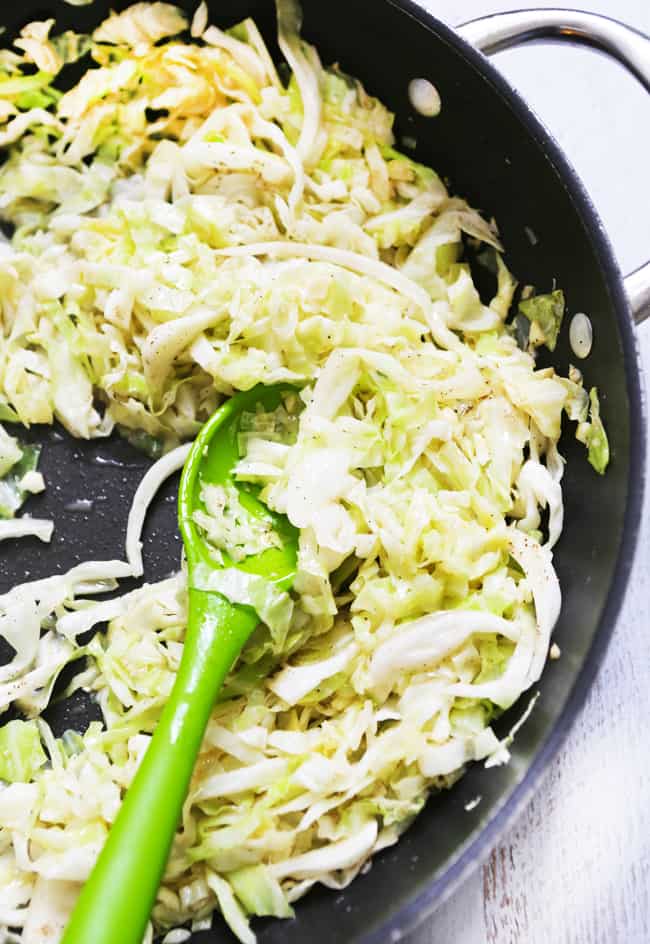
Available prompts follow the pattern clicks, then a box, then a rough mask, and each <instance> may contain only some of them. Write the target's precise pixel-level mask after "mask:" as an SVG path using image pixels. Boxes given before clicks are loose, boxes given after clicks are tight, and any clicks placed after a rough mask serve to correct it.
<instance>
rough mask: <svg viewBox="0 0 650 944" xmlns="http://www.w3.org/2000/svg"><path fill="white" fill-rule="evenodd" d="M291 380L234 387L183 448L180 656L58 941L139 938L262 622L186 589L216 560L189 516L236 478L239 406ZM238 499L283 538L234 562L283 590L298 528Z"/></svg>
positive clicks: (276, 398) (270, 396) (108, 943)
mask: <svg viewBox="0 0 650 944" xmlns="http://www.w3.org/2000/svg"><path fill="white" fill-rule="evenodd" d="M287 390H288V388H287V387H286V386H275V387H262V386H258V387H255V388H254V389H253V390H250V391H247V392H246V393H239V394H237V395H236V396H234V397H232V399H231V400H229V401H227V402H226V403H224V405H223V406H222V407H220V409H219V410H217V412H216V413H215V414H214V416H213V417H212V418H211V419H210V420H209V421H208V422H207V423H206V424H205V426H204V427H203V429H202V430H201V432H200V433H199V435H198V437H197V439H196V441H195V443H194V445H193V447H192V450H191V452H190V454H189V456H188V458H187V461H186V463H185V468H184V469H183V475H182V478H181V485H180V492H179V502H178V520H179V525H180V530H181V534H182V536H183V542H184V544H185V553H186V556H187V564H188V576H189V587H190V590H189V620H188V627H187V635H186V640H185V648H184V650H183V658H182V661H181V664H180V667H179V670H178V675H177V677H176V683H175V685H174V688H173V691H172V693H171V696H170V698H169V701H168V702H167V704H166V705H165V708H164V710H163V713H162V715H161V718H160V721H159V722H158V726H157V727H156V730H155V732H154V735H153V738H152V740H151V744H150V745H149V748H148V750H147V753H146V755H145V757H144V759H143V761H142V764H141V765H140V768H139V770H138V773H137V775H136V777H135V779H134V781H133V783H132V784H131V786H130V788H129V790H128V792H127V794H126V798H125V800H124V803H123V804H122V808H121V810H120V812H119V815H118V817H117V819H116V821H115V823H114V824H113V827H112V829H111V831H110V834H109V837H108V840H107V842H106V845H105V846H104V849H103V851H102V853H101V855H100V856H99V859H98V860H97V864H96V865H95V868H94V869H93V872H92V874H91V876H90V878H89V879H88V881H87V882H86V884H85V886H84V888H83V890H82V892H81V895H80V896H79V900H78V902H77V905H76V908H75V910H74V912H73V914H72V917H71V919H70V922H69V924H68V927H67V929H66V931H65V934H64V937H63V944H142V938H143V936H144V932H145V930H146V926H147V921H148V920H149V916H150V913H151V909H152V907H153V905H154V902H155V899H156V893H157V891H158V886H159V884H160V881H161V879H162V876H163V873H164V870H165V865H166V863H167V858H168V855H169V850H170V847H171V843H172V839H173V837H174V833H175V831H176V828H177V826H178V823H179V819H180V814H181V809H182V806H183V801H184V799H185V796H186V794H187V789H188V785H189V782H190V778H191V776H192V770H193V767H194V762H195V760H196V756H197V754H198V751H199V748H200V746H201V741H202V738H203V734H204V731H205V727H206V725H207V722H208V719H209V717H210V712H211V710H212V706H213V704H214V701H215V697H216V695H217V693H218V691H219V689H220V687H221V685H222V683H223V680H224V679H225V677H226V675H227V674H228V672H229V670H230V668H231V667H232V665H233V663H234V662H235V660H236V658H237V656H238V655H239V653H240V652H241V649H242V647H243V645H244V643H245V642H246V640H247V639H248V637H249V636H250V634H251V632H252V631H253V629H255V627H256V626H257V624H258V622H259V620H258V617H257V614H256V613H255V611H254V610H253V609H251V608H250V607H247V606H240V605H234V604H232V603H230V602H228V601H227V600H226V599H225V598H224V597H223V596H220V595H219V594H217V593H213V592H209V591H205V590H196V589H192V573H193V571H194V569H195V568H197V567H198V566H199V565H201V566H202V567H204V566H205V565H208V566H209V567H214V568H215V569H218V568H219V566H220V565H219V564H217V563H216V562H215V560H214V557H212V556H211V554H210V552H209V548H208V546H207V545H206V544H205V542H204V540H203V538H202V536H201V535H200V533H199V531H198V529H197V527H196V525H195V524H194V521H193V520H192V516H193V513H194V511H195V510H196V509H197V507H200V493H201V488H202V486H203V485H204V484H213V485H224V484H226V483H231V484H234V485H236V483H234V482H233V480H232V471H233V468H234V466H235V463H236V462H237V460H238V458H239V452H238V448H237V434H238V429H239V422H240V419H241V415H242V412H244V411H254V410H255V407H256V405H257V404H261V405H262V407H263V408H264V409H265V410H269V411H270V410H274V409H275V408H276V407H277V406H278V405H279V404H280V402H281V398H282V394H283V392H285V391H287ZM239 500H240V504H241V505H242V508H243V510H244V512H246V513H247V514H249V515H252V516H253V517H260V516H263V517H265V518H266V519H268V518H269V517H270V518H271V520H272V523H273V527H274V530H275V532H276V533H277V534H278V535H279V537H280V539H281V541H282V545H281V546H280V547H272V548H269V549H268V550H265V551H264V552H263V553H262V554H259V555H255V556H252V557H247V558H246V559H245V560H244V561H242V562H241V564H238V565H237V566H239V567H240V568H241V569H242V570H245V571H247V572H249V573H253V574H259V575H261V576H263V577H265V578H266V579H267V580H271V581H273V582H274V583H276V585H277V586H278V587H279V588H280V589H283V590H287V589H288V588H289V587H290V586H291V583H292V581H293V577H294V573H295V566H296V552H297V532H296V530H295V529H294V528H293V527H292V526H291V525H290V524H289V522H288V521H287V519H286V518H284V517H283V516H281V515H274V514H273V513H272V512H270V511H269V510H268V509H267V508H266V507H265V506H264V505H263V504H262V503H261V502H260V501H258V499H257V498H256V497H255V495H254V493H253V492H252V491H245V490H244V489H243V488H239Z"/></svg>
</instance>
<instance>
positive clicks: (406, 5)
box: [357, 0, 648, 944]
mask: <svg viewBox="0 0 650 944" xmlns="http://www.w3.org/2000/svg"><path fill="white" fill-rule="evenodd" d="M386 3H387V4H388V5H389V6H392V7H394V8H395V9H397V10H398V11H400V12H401V13H404V14H405V15H407V16H409V17H410V18H411V19H414V20H415V21H416V22H417V23H418V24H419V25H421V26H424V27H425V28H426V29H427V30H429V31H430V32H431V33H432V34H433V35H434V36H435V37H436V39H438V40H440V41H442V42H444V43H446V44H447V45H448V46H450V47H452V48H453V49H454V50H455V51H456V52H458V53H459V54H460V55H461V57H462V58H463V60H464V62H465V64H466V65H468V66H469V67H472V68H474V69H475V70H476V71H477V72H479V73H480V75H481V76H482V78H483V79H485V80H487V82H488V83H489V84H490V85H491V87H492V90H493V91H494V92H495V93H496V94H497V95H498V96H499V97H500V99H501V100H502V102H504V103H505V104H506V105H507V106H509V107H510V109H511V111H512V112H513V114H514V115H515V117H516V118H517V119H518V120H519V122H520V124H521V126H522V129H523V130H524V131H525V132H526V134H528V135H529V136H530V137H531V138H532V139H533V140H534V142H535V144H536V145H537V146H538V147H539V148H540V149H542V150H543V151H544V153H545V154H546V157H547V158H548V160H549V161H550V163H551V166H552V167H553V170H554V171H555V173H556V175H557V178H558V183H559V184H560V185H561V186H563V187H564V189H565V191H566V192H567V194H568V196H569V198H570V200H571V202H572V204H573V206H574V208H575V211H576V213H577V214H578V217H579V219H580V222H581V223H582V226H583V228H584V230H585V234H586V236H587V238H588V239H589V241H590V242H591V245H592V247H593V250H594V254H595V255H596V258H597V260H598V263H599V265H600V267H601V269H602V272H603V275H604V278H605V282H606V284H607V289H608V292H609V296H610V300H611V305H612V308H613V310H614V314H615V317H616V320H617V325H618V329H619V332H620V337H621V345H622V349H623V366H624V369H625V375H626V389H627V396H628V402H629V407H630V451H629V456H628V460H629V467H628V480H627V496H626V507H625V515H624V519H623V532H622V537H621V543H620V546H619V550H618V559H617V562H616V568H615V571H614V575H613V578H612V582H611V586H610V589H609V592H608V595H607V600H606V603H605V607H604V609H603V612H602V614H601V617H600V620H599V623H598V626H597V628H596V632H595V635H594V639H593V641H592V643H591V646H590V648H589V650H588V652H587V655H586V657H585V659H584V660H583V663H582V665H581V667H580V669H579V672H578V674H577V676H576V678H575V681H574V682H573V685H572V687H571V690H570V692H569V694H568V697H567V700H566V702H565V704H564V707H563V709H562V711H561V713H560V715H559V716H558V718H557V720H556V722H555V724H554V725H553V726H552V727H551V729H550V731H549V734H548V736H547V737H546V740H545V741H544V743H543V744H542V746H541V747H540V749H539V750H538V752H537V754H536V755H535V756H534V758H533V760H532V762H531V764H530V767H529V768H528V770H527V772H526V774H525V775H524V777H523V778H522V780H521V782H520V783H519V784H517V785H516V786H515V787H513V789H512V790H511V792H510V793H509V795H508V796H507V797H506V799H505V800H504V801H503V802H502V803H501V804H500V805H498V806H497V808H496V809H495V810H494V812H493V813H492V815H491V818H490V820H489V821H488V823H487V824H486V825H485V826H484V827H483V828H482V829H481V830H480V831H479V832H478V833H477V835H475V836H474V837H473V838H471V839H469V840H468V841H467V843H466V844H465V845H464V847H463V848H462V849H461V851H460V852H459V854H458V856H457V857H456V858H455V859H454V860H452V862H451V863H450V864H449V865H448V866H447V868H446V869H445V870H444V871H443V872H442V873H441V874H440V875H439V876H438V877H437V878H434V879H433V880H432V881H431V883H430V884H429V885H428V886H427V887H426V889H425V890H424V891H422V892H420V893H419V894H416V895H415V896H414V897H413V899H412V900H411V901H409V902H407V903H406V904H403V905H401V906H400V907H398V908H397V910H396V911H395V912H394V913H393V914H392V915H391V916H390V917H388V918H387V919H386V920H384V921H381V922H380V923H379V924H378V925H376V926H375V927H374V928H373V929H372V930H371V931H369V932H367V933H365V934H362V935H360V936H359V938H358V939H357V940H358V941H359V942H361V944H385V942H386V941H398V940H400V938H401V937H402V936H403V935H405V934H407V933H408V932H409V931H412V930H414V929H415V928H416V927H417V926H418V925H419V924H421V922H422V921H424V920H426V918H427V917H430V916H431V915H432V914H433V913H434V912H435V911H436V909H437V908H439V907H440V906H441V905H442V904H443V903H444V902H445V901H446V900H447V899H448V898H449V897H450V896H451V895H452V894H453V892H454V891H456V890H457V889H458V888H459V887H460V885H461V884H462V883H463V882H464V881H466V879H467V878H469V876H470V875H471V874H472V873H473V872H474V871H475V870H476V869H477V868H478V867H479V866H480V865H482V864H483V863H484V862H485V861H486V859H487V858H488V856H489V854H490V852H491V851H492V848H493V847H494V845H495V844H496V842H497V841H498V840H499V838H500V837H501V836H503V834H504V833H505V831H506V830H507V828H508V827H509V826H511V825H512V824H513V822H514V821H515V820H516V819H517V818H518V817H519V816H520V815H521V814H522V812H523V810H524V808H525V807H526V806H527V805H528V803H529V802H530V800H531V799H532V797H533V795H534V794H535V793H536V792H537V790H538V789H539V787H540V786H541V783H542V781H543V778H544V776H545V775H546V774H547V772H548V769H549V767H550V764H551V762H552V760H553V759H554V758H555V757H556V755H557V754H558V752H559V750H560V748H561V747H562V745H563V744H564V742H565V740H566V738H567V736H568V733H569V731H570V729H571V727H572V725H573V724H574V722H575V720H576V718H577V716H578V714H579V713H580V711H581V709H582V707H583V705H584V702H585V701H586V698H587V695H588V694H589V692H590V690H591V687H592V685H593V683H594V681H595V678H596V675H597V673H598V670H599V667H600V665H601V664H602V661H603V658H604V656H605V653H606V651H607V648H608V646H609V643H610V640H611V637H612V634H613V632H614V628H615V626H616V623H617V620H618V618H619V615H620V611H621V608H622V605H623V601H624V599H625V593H626V590H627V586H628V581H629V577H630V574H631V570H632V565H633V563H634V559H635V556H636V548H637V544H638V539H639V532H640V525H641V515H642V509H643V499H644V493H645V487H646V451H647V444H646V433H647V426H648V416H647V403H646V397H645V385H644V375H643V368H642V363H641V356H640V350H639V344H638V338H637V335H636V328H635V325H634V321H633V318H632V313H631V310H630V305H629V301H628V298H627V295H626V293H625V288H624V285H623V278H622V275H621V271H620V268H619V266H618V263H617V261H616V258H615V256H614V252H613V249H612V246H611V243H610V240H609V237H608V235H607V231H606V230H605V227H604V225H603V223H602V221H601V219H600V217H599V215H598V211H597V210H596V208H595V206H594V204H593V201H592V200H591V198H590V196H589V194H588V193H587V190H586V188H585V186H584V184H583V183H582V181H581V179H580V177H579V176H578V174H577V172H576V170H575V169H574V167H573V166H572V164H571V162H570V160H569V159H568V157H567V155H566V154H565V152H564V150H563V149H562V148H561V147H560V145H559V144H558V143H557V141H556V140H555V138H554V137H553V135H552V134H551V133H550V131H549V130H548V129H547V128H546V127H545V125H544V124H543V122H542V121H541V120H540V118H539V117H538V116H537V115H536V114H535V112H534V111H533V109H532V108H531V106H530V105H529V104H528V103H527V101H526V100H525V98H524V97H523V96H522V95H521V94H520V93H519V92H518V91H517V90H516V89H515V88H514V87H513V86H512V85H511V84H510V82H509V81H508V80H507V79H506V78H505V76H504V75H503V74H502V73H501V72H500V71H499V70H498V69H497V68H496V67H495V66H494V65H492V63H491V62H490V61H489V59H488V58H487V57H486V56H484V55H483V54H482V53H481V52H480V51H479V50H477V49H476V48H475V47H474V46H472V45H471V43H469V42H468V41H467V40H465V39H463V38H462V37H461V36H460V35H459V34H458V33H457V32H456V31H455V30H454V29H453V27H450V26H448V25H447V24H446V23H443V22H442V21H441V20H439V19H438V18H437V17H435V16H433V15H432V14H431V13H429V12H428V11H427V10H425V9H424V8H423V7H421V6H419V5H418V4H417V3H415V2H413V0H386ZM416 828H417V827H416Z"/></svg>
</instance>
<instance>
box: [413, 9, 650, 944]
mask: <svg viewBox="0 0 650 944" xmlns="http://www.w3.org/2000/svg"><path fill="white" fill-rule="evenodd" d="M423 5H424V6H426V7H427V8H428V9H429V10H430V11H431V12H432V13H434V14H435V15H436V16H438V17H439V18H440V19H443V20H446V21H447V22H449V23H451V24H454V23H459V22H462V21H464V20H468V19H471V18H473V17H475V16H480V15H482V14H485V13H495V12H499V11H502V10H505V9H517V8H521V7H523V6H535V5H536V6H562V5H564V6H580V7H583V8H585V9H590V10H592V11H594V12H598V13H604V14H607V15H609V16H614V17H617V18H618V19H621V20H624V21H626V22H628V23H630V24H632V25H634V26H636V27H637V28H639V29H642V30H644V31H645V32H646V33H650V0H571V2H565V3H564V4H563V3H562V2H561V0H556V2H553V0H550V2H543V0H542V2H537V3H535V2H534V0H528V2H527V0H518V2H517V0H515V2H508V0H501V2H500V0H423ZM495 62H496V65H497V66H498V67H499V68H500V69H501V70H502V71H503V72H504V74H505V75H506V76H507V77H508V78H509V79H510V81H511V82H512V83H513V84H514V85H515V86H516V87H517V88H519V90H520V91H521V92H522V93H523V94H524V96H525V97H526V98H527V99H528V101H529V102H530V103H531V105H532V106H533V107H534V108H535V110H536V111H537V113H538V114H539V115H540V117H541V118H542V120H543V121H544V122H545V124H546V125H547V126H548V127H549V128H550V130H551V131H552V132H553V134H554V135H555V137H556V138H557V139H558V140H559V142H560V144H561V145H562V146H563V147H564V149H565V150H566V152H567V153H568V155H569V158H570V159H571V161H572V162H573V164H574V166H575V167H576V169H577V171H578V173H579V174H580V175H581V177H582V179H583V181H584V182H585V184H586V186H587V189H588V190H589V192H590V193H591V196H592V198H593V200H594V201H595V203H596V206H597V208H598V210H599V211H600V214H601V216H602V218H603V220H604V222H605V225H606V227H607V229H608V231H609V234H610V237H611V239H612V242H613V244H614V248H615V250H616V253H617V255H618V258H619V261H620V264H621V267H622V269H623V270H625V271H628V270H630V269H633V268H635V267H636V266H637V265H638V264H640V263H641V262H643V261H645V259H646V258H647V257H648V256H649V255H650V174H649V168H650V96H647V94H646V93H644V91H643V89H642V88H641V87H640V86H639V85H637V83H635V81H634V80H633V79H632V78H630V77H629V76H628V75H626V73H624V71H623V70H622V69H621V68H620V66H618V65H617V64H615V63H613V62H609V61H608V60H607V59H605V58H604V57H603V56H600V55H599V54H598V53H596V52H593V51H591V50H586V49H579V48H576V47H566V46H562V47H560V46H558V45H552V46H550V45H544V46H540V45H535V46H529V47H525V48H522V49H518V50H513V51H510V52H507V53H502V54H500V55H499V56H498V57H495ZM639 338H640V346H641V350H642V356H643V361H644V368H645V375H646V380H647V382H648V383H649V384H650V322H647V323H646V324H645V326H644V327H643V328H641V329H640V331H639ZM649 719H650V495H648V494H646V503H645V513H644V526H643V528H642V532H641V539H640V546H639V553H638V556H637V559H636V564H635V567H634V572H633V574H632V579H631V586H630V589H629V591H628V595H627V600H626V603H625V607H624V610H623V613H622V615H621V619H620V620H619V623H618V626H617V629H616V632H615V634H614V638H613V640H612V643H611V645H610V648H609V651H608V653H607V656H606V658H605V660H604V663H603V666H602V669H601V671H600V675H599V677H598V679H597V681H596V684H595V685H594V687H593V689H592V692H591V695H590V697H589V699H588V701H587V704H586V706H585V708H584V710H583V712H582V714H581V716H580V718H579V719H578V721H577V722H576V724H575V726H574V727H573V729H572V731H571V733H570V735H569V737H568V739H567V741H566V744H565V747H564V749H563V750H562V751H561V752H560V755H559V757H558V758H557V759H556V761H555V763H553V765H552V767H551V770H550V772H549V775H548V777H547V779H546V781H545V782H544V783H543V784H542V787H541V789H540V790H539V792H538V795H537V796H536V797H535V799H534V800H533V801H532V803H531V804H530V806H529V807H528V809H527V810H526V811H525V812H524V814H523V815H522V816H521V818H520V819H519V821H518V822H517V823H516V824H515V825H514V827H513V828H512V829H511V830H510V831H509V832H508V833H507V835H506V836H505V837H504V839H503V841H502V842H501V844H500V845H499V846H498V847H497V848H496V849H494V851H493V852H492V855H491V857H490V859H489V861H488V863H487V864H486V865H485V866H484V868H483V869H482V870H479V871H478V872H476V873H475V874H474V875H473V876H472V877H471V878H470V879H469V880H468V881H467V882H466V883H465V884H464V885H463V886H462V888H460V889H459V890H458V891H457V892H456V893H455V894H454V895H453V897H452V898H451V899H450V900H449V901H448V902H446V903H445V904H444V905H443V906H442V907H441V908H440V909H439V910H438V911H437V912H436V914H435V915H434V916H433V917H432V918H430V919H429V920H428V921H426V922H425V923H424V924H423V925H422V926H421V927H420V928H419V929H418V931H416V932H414V933H413V934H412V935H411V936H410V937H409V944H649V942H650V802H649V801H650V750H649V748H650V736H649V735H648V725H649Z"/></svg>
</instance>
